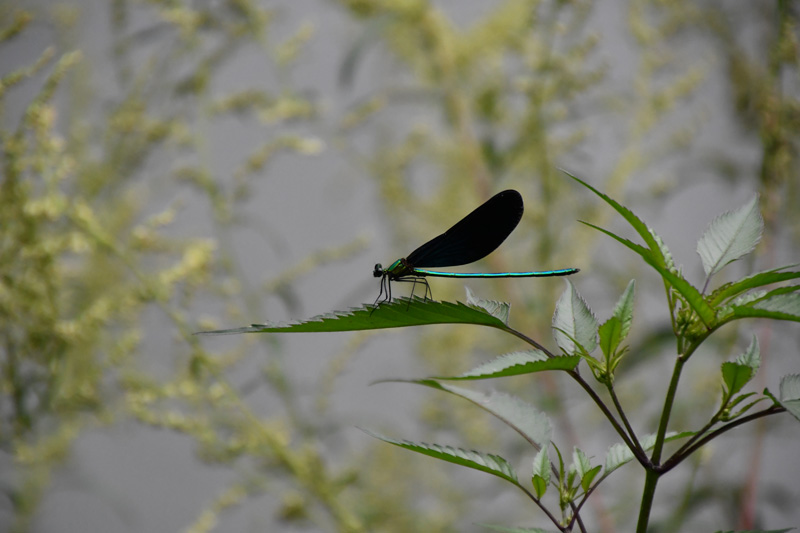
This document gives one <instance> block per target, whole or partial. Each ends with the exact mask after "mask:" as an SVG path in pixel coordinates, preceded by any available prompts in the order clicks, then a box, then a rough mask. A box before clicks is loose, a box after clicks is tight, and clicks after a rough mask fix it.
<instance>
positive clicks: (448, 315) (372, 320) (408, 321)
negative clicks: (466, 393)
mask: <svg viewBox="0 0 800 533" xmlns="http://www.w3.org/2000/svg"><path fill="white" fill-rule="evenodd" d="M432 324H476V325H481V326H491V327H495V328H500V329H505V328H506V325H505V324H504V323H503V321H502V320H500V319H498V318H497V317H494V316H492V315H490V314H489V313H487V312H486V311H485V310H484V309H480V308H477V307H472V306H469V305H466V304H463V303H461V302H456V303H453V302H436V301H433V300H423V299H422V298H413V299H408V298H396V299H394V300H393V301H391V302H388V303H387V302H384V303H381V304H379V305H377V306H372V305H368V306H364V307H358V308H351V309H350V310H349V311H337V312H334V313H326V314H324V315H318V316H315V317H313V318H310V319H308V320H305V321H301V322H290V323H273V322H267V323H264V324H253V325H251V326H247V327H243V328H234V329H220V330H215V331H201V332H199V333H197V334H198V335H234V334H237V333H320V332H333V331H361V330H371V329H388V328H403V327H409V326H427V325H432Z"/></svg>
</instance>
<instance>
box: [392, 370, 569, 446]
mask: <svg viewBox="0 0 800 533" xmlns="http://www.w3.org/2000/svg"><path fill="white" fill-rule="evenodd" d="M395 381H405V380H395ZM406 382H407V383H416V384H418V385H424V386H426V387H431V388H434V389H439V390H443V391H445V392H449V393H451V394H455V395H456V396H460V397H461V398H464V399H466V400H469V401H471V402H472V403H474V404H475V405H477V406H478V407H480V408H481V409H484V410H485V411H487V412H489V413H490V414H492V415H494V416H495V417H497V418H499V419H500V420H502V421H503V422H504V423H506V424H507V425H508V426H510V427H511V428H512V429H513V430H514V431H516V432H517V433H519V434H520V435H522V437H523V438H524V439H525V440H527V441H528V442H529V443H531V445H533V446H535V447H538V448H546V447H547V446H548V445H549V444H550V437H551V436H552V434H553V427H552V425H551V424H550V419H549V418H548V417H547V415H546V414H544V413H543V412H541V411H539V410H538V409H537V408H536V407H534V406H533V405H531V404H529V403H527V402H525V401H523V400H522V399H520V398H517V397H516V396H512V395H510V394H506V393H504V392H496V391H493V392H490V393H488V394H487V393H483V392H479V391H474V390H471V389H465V388H463V387H456V386H455V385H448V384H446V383H439V382H438V381H435V380H432V379H419V380H409V381H406Z"/></svg>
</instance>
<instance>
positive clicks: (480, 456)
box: [361, 428, 519, 486]
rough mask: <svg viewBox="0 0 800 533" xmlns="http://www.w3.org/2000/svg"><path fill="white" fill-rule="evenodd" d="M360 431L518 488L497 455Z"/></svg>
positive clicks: (508, 467)
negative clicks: (487, 475)
mask: <svg viewBox="0 0 800 533" xmlns="http://www.w3.org/2000/svg"><path fill="white" fill-rule="evenodd" d="M361 431H363V432H364V433H366V434H367V435H370V436H372V437H375V438H376V439H379V440H382V441H384V442H388V443H389V444H393V445H395V446H399V447H400V448H405V449H406V450H411V451H412V452H417V453H421V454H422V455H427V456H429V457H434V458H436V459H440V460H442V461H446V462H448V463H453V464H457V465H461V466H466V467H467V468H472V469H473V470H480V471H481V472H486V473H487V474H492V475H493V476H497V477H499V478H502V479H505V480H506V481H509V482H511V483H513V484H514V485H517V486H519V481H517V475H516V473H514V469H513V468H512V466H511V465H510V464H509V463H508V461H506V460H505V459H503V458H502V457H500V456H499V455H492V454H490V453H483V452H476V451H474V450H465V449H463V448H454V447H452V446H441V445H439V444H427V443H425V442H421V443H414V442H410V441H407V440H395V439H390V438H389V437H384V436H382V435H379V434H377V433H373V432H372V431H368V430H366V429H364V428H361Z"/></svg>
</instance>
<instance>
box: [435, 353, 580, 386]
mask: <svg viewBox="0 0 800 533" xmlns="http://www.w3.org/2000/svg"><path fill="white" fill-rule="evenodd" d="M580 362H581V358H580V356H577V355H564V356H558V357H547V355H545V354H544V353H543V352H541V351H539V350H529V351H525V352H512V353H507V354H505V355H501V356H499V357H496V358H494V359H492V360H491V361H488V362H486V363H483V364H481V365H478V366H476V367H475V368H473V369H471V370H468V371H466V372H464V373H463V374H460V375H458V376H451V377H443V376H436V377H435V378H433V379H442V380H476V379H490V378H500V377H506V376H519V375H521V374H532V373H534V372H543V371H545V370H573V369H574V368H575V367H576V366H578V363H580Z"/></svg>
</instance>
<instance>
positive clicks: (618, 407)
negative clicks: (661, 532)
mask: <svg viewBox="0 0 800 533" xmlns="http://www.w3.org/2000/svg"><path fill="white" fill-rule="evenodd" d="M570 177H572V178H573V179H574V180H576V181H577V182H578V183H580V184H581V185H583V186H584V187H587V188H588V189H590V190H591V191H592V192H594V193H595V194H596V195H598V196H599V197H600V198H601V199H602V200H603V201H605V202H606V203H607V204H609V205H610V206H611V207H613V208H614V210H615V211H616V212H617V213H619V214H620V215H621V216H622V217H623V218H624V219H625V221H626V222H627V223H628V224H629V225H630V226H631V227H632V228H633V229H634V230H635V231H636V233H638V235H639V236H640V237H641V239H642V240H643V241H644V243H645V244H644V245H641V244H636V243H634V242H633V241H630V240H628V239H625V238H623V237H620V236H619V235H617V234H615V233H612V232H610V231H608V230H605V229H602V228H600V227H598V226H595V225H593V224H588V223H587V225H588V226H591V227H593V228H595V229H597V230H598V231H600V232H602V233H604V234H606V235H608V236H609V237H611V238H613V239H614V240H616V241H618V242H619V243H621V244H622V245H624V246H625V247H626V248H628V249H629V250H631V251H633V252H635V253H636V254H637V255H638V256H639V257H640V258H641V259H642V260H643V261H644V262H645V263H646V264H647V265H648V266H650V267H651V268H652V269H653V270H655V271H656V272H657V273H658V274H659V275H660V276H661V278H662V280H663V283H664V288H665V292H666V301H667V307H668V312H669V316H670V323H671V325H672V334H673V335H674V338H675V342H676V344H675V346H676V352H675V358H674V363H673V372H672V376H671V378H670V380H669V385H668V388H667V393H666V397H665V398H664V403H663V409H662V412H661V416H660V418H659V420H658V424H657V427H656V428H655V431H654V432H653V433H652V434H647V435H643V434H641V433H640V432H637V431H636V430H635V429H634V427H633V424H632V423H631V417H630V414H629V411H628V410H626V408H625V407H624V406H623V405H622V402H621V401H620V400H619V398H618V395H617V389H616V386H615V385H616V384H615V377H616V376H617V373H618V372H617V371H618V369H619V367H620V364H621V363H622V362H623V361H624V360H625V358H633V357H636V355H637V354H634V353H631V350H630V347H629V346H628V345H627V344H626V342H625V341H626V338H627V337H628V334H629V332H630V330H631V326H632V322H633V318H634V286H635V285H634V281H631V282H630V283H629V284H628V286H627V288H626V289H625V291H624V292H623V294H622V296H621V297H620V299H619V301H618V303H617V304H616V306H615V307H614V310H613V312H612V314H611V316H610V318H609V319H608V320H606V321H605V322H603V323H602V324H599V325H598V322H597V320H596V318H595V316H594V314H593V313H592V311H591V310H590V309H589V307H588V305H587V304H586V302H585V301H584V300H583V298H581V296H580V295H579V294H578V291H577V290H576V289H575V287H574V286H573V284H572V283H571V282H569V281H568V282H567V284H568V287H567V289H566V291H565V292H564V293H563V294H562V296H561V297H560V299H559V301H558V303H557V305H556V311H555V315H554V318H553V331H554V337H555V341H556V344H557V345H558V347H559V348H560V350H561V352H560V353H556V352H554V351H551V350H549V349H547V348H546V347H545V346H544V345H543V343H542V342H540V341H538V340H535V339H532V338H529V337H528V336H526V335H525V334H524V333H522V332H520V331H518V330H516V329H514V328H512V327H510V326H509V325H508V317H509V306H508V304H504V303H499V302H493V301H485V300H480V299H478V298H476V297H475V296H474V295H472V294H471V293H468V299H467V304H463V303H450V302H435V301H428V300H422V299H419V298H414V299H411V300H408V299H399V300H396V301H394V302H391V303H386V304H381V305H378V306H377V307H364V308H360V309H353V310H351V311H350V312H348V313H333V314H329V315H322V316H320V317H316V318H315V319H311V320H309V321H305V322H299V323H293V324H287V325H277V324H254V325H252V326H249V327H244V328H237V329H230V330H217V331H210V332H205V333H207V334H230V333H250V332H331V331H353V330H368V329H385V328H394V327H410V326H419V325H431V324H471V325H482V326H489V327H492V328H496V329H498V330H501V331H503V332H505V333H509V334H511V335H514V336H516V337H517V338H519V339H521V340H522V341H524V342H525V343H527V344H529V345H530V346H531V349H529V350H528V351H521V352H513V353H509V354H506V355H502V356H500V357H498V358H496V359H494V360H492V361H489V362H487V363H485V364H482V365H480V366H478V367H476V368H474V369H472V370H470V371H468V372H465V373H461V374H459V375H455V376H435V377H429V378H425V379H417V380H395V381H405V382H408V383H413V384H417V385H423V386H426V387H431V388H433V389H437V390H440V391H444V392H448V393H451V394H454V395H456V396H458V397H460V398H463V399H466V400H468V401H471V402H473V403H475V404H476V405H478V406H480V407H481V408H483V409H484V410H486V411H487V412H489V413H490V414H492V415H493V416H495V417H497V418H499V419H500V420H502V421H503V422H504V423H505V424H507V425H508V426H510V427H511V428H512V429H514V430H515V431H517V432H518V433H519V434H520V435H521V436H522V437H523V438H524V439H525V440H526V441H527V442H528V443H529V444H530V445H531V446H532V447H534V448H535V449H536V450H537V454H536V456H535V458H534V460H533V467H532V477H531V484H530V485H528V484H527V483H523V482H521V481H520V479H519V476H518V475H517V473H516V472H515V469H514V468H513V467H512V465H511V463H510V462H509V461H508V460H506V459H504V458H503V457H501V456H499V455H495V454H488V453H483V452H476V451H472V450H467V449H463V448H455V447H450V446H443V445H439V444H426V443H417V442H410V441H406V440H396V439H393V438H389V437H385V436H381V435H379V434H377V433H375V432H372V431H367V432H368V433H369V434H370V435H372V436H374V437H376V438H379V439H381V440H383V441H385V442H388V443H390V444H393V445H396V446H399V447H401V448H405V449H408V450H411V451H414V452H417V453H420V454H423V455H428V456H431V457H434V458H437V459H440V460H442V461H446V462H450V463H454V464H458V465H461V466H465V467H468V468H472V469H475V470H479V471H482V472H485V473H489V474H492V475H494V476H497V477H499V478H501V479H503V480H505V481H507V482H508V483H510V484H512V485H514V486H515V487H517V488H518V489H520V490H521V491H522V492H523V493H525V495H527V497H528V498H530V500H531V501H533V502H534V503H535V504H536V505H537V506H538V507H539V508H540V509H541V511H542V512H543V513H544V514H545V515H546V516H547V518H548V519H549V521H550V522H551V523H552V525H553V526H555V527H556V528H558V530H559V531H562V532H566V531H573V530H575V529H576V528H577V529H578V530H580V531H588V530H590V529H591V528H588V527H587V526H586V525H585V524H584V523H583V521H582V518H581V510H582V509H583V507H584V505H585V504H586V502H587V501H588V499H589V497H590V496H591V494H592V493H593V492H594V490H595V489H596V488H597V487H598V486H599V485H600V484H601V483H603V482H604V481H605V480H606V479H608V478H609V476H610V475H611V474H612V473H613V472H614V471H615V470H617V469H618V468H619V467H621V466H623V465H624V464H626V463H628V462H631V461H633V460H634V459H635V460H636V462H638V463H639V464H640V466H641V467H642V468H643V469H644V472H645V481H644V489H643V491H642V500H641V504H640V507H639V518H638V525H637V531H639V532H641V533H644V532H645V531H647V529H648V525H649V524H650V522H651V511H652V508H653V502H654V499H655V493H656V487H657V485H658V482H659V480H660V479H661V477H662V476H664V475H665V474H667V473H668V472H670V471H671V470H673V469H674V468H675V467H677V466H678V465H680V464H681V463H683V462H684V461H685V460H686V459H687V458H689V457H690V456H691V455H692V454H694V453H695V452H697V451H698V450H699V449H700V448H702V447H703V446H704V445H706V444H707V443H708V442H710V441H711V440H713V439H715V438H717V437H719V436H720V435H722V434H723V433H726V432H727V431H730V430H732V429H734V428H736V427H738V426H740V425H742V424H745V423H747V422H751V421H753V420H756V419H759V418H762V417H766V416H769V415H774V414H778V413H783V412H786V411H789V412H790V413H791V414H792V415H794V416H795V417H796V418H798V420H800V374H792V375H787V376H784V377H783V378H782V380H781V383H780V393H779V394H777V395H776V394H773V393H772V392H771V391H770V390H769V389H766V388H765V389H764V390H763V391H762V392H761V393H760V394H758V393H756V392H743V389H744V387H745V385H746V384H747V383H748V382H749V381H750V380H751V379H752V378H753V377H754V375H755V373H756V372H757V370H758V368H759V365H760V353H759V344H758V340H757V338H756V336H755V335H753V337H752V341H751V343H750V345H749V347H748V348H747V349H746V350H745V351H744V352H743V353H742V354H741V355H739V356H738V357H737V358H736V359H735V360H733V361H728V362H724V363H722V365H721V393H720V400H719V406H718V408H717V410H716V411H715V412H713V413H711V414H710V416H708V418H707V421H706V423H705V424H704V425H703V426H702V427H701V428H699V429H691V430H683V431H679V432H674V431H669V427H670V419H671V413H672V411H673V408H674V406H675V404H676V402H678V401H679V396H678V394H677V390H678V384H679V383H680V380H681V376H682V373H683V372H684V370H685V368H686V365H687V364H688V363H689V362H690V360H691V359H692V358H693V356H695V355H696V353H697V351H698V349H699V348H700V347H701V346H702V345H704V343H705V342H706V341H707V340H708V339H709V338H710V337H711V336H712V334H714V332H716V331H717V330H719V329H720V328H721V327H722V326H724V325H726V324H728V323H730V322H733V321H736V320H739V319H745V318H766V319H773V320H788V321H795V322H800V292H798V291H800V285H785V286H781V287H778V288H772V289H767V288H766V287H767V286H770V285H772V284H775V283H779V282H785V281H791V280H795V279H798V278H800V271H796V270H790V267H782V268H777V269H772V270H769V271H765V272H759V273H757V274H753V275H750V276H747V277H744V278H742V279H739V280H737V281H733V282H729V283H725V284H722V285H720V286H719V287H716V288H715V289H714V290H713V291H711V292H708V288H709V285H710V283H711V280H712V277H713V276H714V275H715V274H717V273H718V272H719V271H720V270H722V268H724V267H725V266H726V265H727V264H729V263H731V262H733V261H736V260H737V259H740V258H742V257H744V256H745V255H747V254H749V253H750V252H752V251H753V249H754V248H755V246H756V245H757V243H758V241H759V240H760V238H761V234H762V231H763V221H762V218H761V215H760V213H759V210H758V207H757V205H758V202H757V198H754V199H753V200H752V201H750V202H748V203H747V204H746V205H744V206H742V207H741V208H739V209H737V210H735V211H730V212H727V213H725V214H723V215H721V216H719V217H717V218H716V219H715V220H714V221H713V222H712V223H711V224H710V225H709V227H708V229H707V230H706V232H705V233H704V234H703V236H702V237H701V238H700V240H699V242H698V245H697V251H698V253H699V255H700V258H701V260H702V264H703V268H704V270H705V272H706V279H705V283H704V285H703V287H702V288H697V287H694V286H693V285H692V284H690V283H689V281H687V280H686V279H685V278H684V276H683V274H682V272H681V271H680V270H679V269H677V268H676V267H675V265H674V263H673V260H672V257H671V255H670V252H669V250H668V249H667V247H666V245H665V244H664V243H663V241H662V240H661V238H660V237H659V236H658V235H657V234H656V233H655V231H654V230H653V229H652V228H650V227H648V226H647V225H646V224H645V223H644V222H643V221H642V220H641V219H640V218H639V217H637V216H636V215H635V214H634V213H633V212H632V211H630V210H629V209H628V208H626V207H624V206H623V205H621V204H619V203H617V202H616V201H615V200H613V199H612V198H610V197H609V196H607V195H605V194H603V193H602V192H600V191H598V190H596V189H595V188H593V187H591V186H590V185H589V184H587V183H585V182H584V181H582V180H580V179H578V178H577V177H575V176H571V175H570ZM598 347H599V348H600V355H599V356H594V355H592V354H593V352H595V351H596V350H597V348H598ZM581 362H584V363H585V365H586V367H587V368H588V370H589V372H590V374H591V377H592V378H593V380H594V382H595V383H596V385H598V386H599V388H600V389H601V390H604V391H605V394H606V396H607V398H606V399H604V398H603V397H602V395H601V393H600V392H598V391H597V390H595V388H594V387H593V386H592V385H591V384H590V380H589V379H587V378H586V377H585V372H583V373H582V372H581V370H582V369H581V368H580V363H581ZM544 371H561V372H566V373H567V374H568V375H569V376H570V377H571V378H572V379H573V380H574V381H575V382H576V383H577V384H578V385H579V386H580V387H581V388H582V389H583V390H584V391H585V393H586V394H587V395H588V396H589V397H590V398H591V400H592V401H593V402H594V404H595V405H596V406H597V408H598V409H599V410H600V411H601V412H602V414H603V415H604V417H605V419H606V420H607V421H608V423H609V424H610V425H611V426H612V427H613V428H614V430H615V432H616V433H617V434H618V435H619V437H620V438H621V439H622V441H623V442H622V443H620V444H615V445H612V446H611V447H610V448H609V451H608V454H607V456H606V458H605V461H604V464H602V465H599V464H592V461H591V459H590V457H589V456H588V455H587V454H586V453H584V452H583V451H581V450H580V449H579V448H577V447H576V448H575V449H574V450H573V451H572V454H571V463H570V462H569V460H568V458H569V456H568V455H567V453H566V451H565V450H561V449H560V448H559V447H558V445H556V443H555V442H554V441H553V440H552V428H551V424H550V422H549V419H548V418H547V416H546V415H545V414H544V413H542V412H541V411H540V410H538V409H537V408H536V407H534V406H532V405H530V404H528V403H527V402H525V401H524V400H522V399H520V398H518V397H516V396H512V395H509V394H506V393H499V392H495V393H488V394H486V393H481V392H476V391H473V390H471V389H466V388H463V387H457V386H454V385H452V384H449V383H448V382H449V381H476V380H485V379H496V378H501V377H509V376H519V375H524V374H531V373H537V372H544ZM673 441H674V442H675V443H676V447H677V449H674V450H670V451H668V449H667V444H668V443H670V442H673ZM551 450H552V451H551ZM548 492H555V493H556V500H557V509H556V510H554V509H553V508H552V506H548V505H547V503H546V502H545V500H544V498H545V496H546V495H547V494H548ZM487 527H490V528H491V529H494V530H497V531H515V532H523V531H541V530H539V529H524V528H508V527H505V526H495V525H487ZM784 531H786V530H784Z"/></svg>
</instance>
